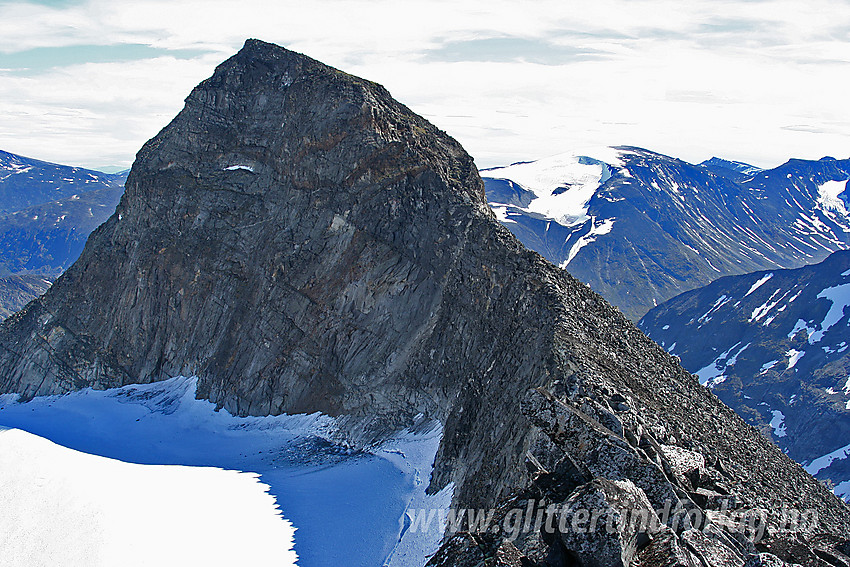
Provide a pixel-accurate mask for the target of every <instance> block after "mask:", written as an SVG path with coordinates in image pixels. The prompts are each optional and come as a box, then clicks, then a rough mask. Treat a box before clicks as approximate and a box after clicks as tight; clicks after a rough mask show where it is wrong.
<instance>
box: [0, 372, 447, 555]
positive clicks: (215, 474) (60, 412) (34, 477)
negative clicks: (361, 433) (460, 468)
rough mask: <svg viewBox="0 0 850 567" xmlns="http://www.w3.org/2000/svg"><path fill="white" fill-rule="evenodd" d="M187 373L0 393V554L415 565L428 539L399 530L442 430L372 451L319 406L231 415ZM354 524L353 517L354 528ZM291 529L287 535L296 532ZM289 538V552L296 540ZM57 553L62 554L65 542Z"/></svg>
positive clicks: (419, 500) (422, 501) (422, 502)
mask: <svg viewBox="0 0 850 567" xmlns="http://www.w3.org/2000/svg"><path fill="white" fill-rule="evenodd" d="M195 388H196V380H194V379H189V378H174V379H171V380H168V381H166V382H160V383H156V384H151V385H140V386H127V387H125V388H120V389H115V390H107V391H92V390H83V391H81V392H77V393H73V394H69V395H66V396H61V397H57V396H52V397H44V398H36V399H34V400H33V401H31V402H29V403H25V404H22V403H17V402H16V401H14V396H10V395H7V396H1V397H0V426H3V427H4V428H6V429H5V430H2V431H0V501H2V502H4V505H5V506H7V507H6V508H4V512H3V514H2V515H0V534H4V535H6V536H9V537H0V557H3V558H4V561H5V560H7V559H8V558H14V561H12V563H10V564H14V565H20V566H25V565H46V564H49V565H69V566H71V565H86V566H95V565H110V566H111V565H154V564H155V565H234V564H242V565H291V564H294V561H295V554H296V553H297V556H298V560H297V564H298V565H300V566H301V567H310V566H325V565H364V566H370V565H374V566H376V567H377V566H382V565H385V564H388V565H421V564H423V563H424V562H425V557H426V555H427V554H429V553H432V552H433V551H434V550H435V549H436V547H437V545H438V543H439V539H440V537H441V534H440V533H438V531H437V530H434V531H433V533H407V532H406V531H405V527H406V520H405V517H406V515H407V513H408V512H407V510H408V508H411V509H420V508H429V507H447V506H448V502H449V501H450V499H451V490H450V489H449V490H446V491H444V492H443V493H441V494H438V495H436V496H427V495H425V487H426V486H427V484H428V479H429V476H430V472H431V470H430V469H431V464H432V462H433V459H434V455H435V453H436V450H437V446H438V444H439V440H440V435H441V430H440V428H439V427H435V426H433V425H428V424H421V427H420V428H419V429H418V430H417V432H416V433H411V432H401V433H399V435H397V436H395V437H394V438H392V439H389V440H387V441H385V442H384V443H383V444H382V445H380V446H378V447H375V448H374V449H373V450H371V451H368V452H365V451H356V450H353V449H351V448H349V447H346V446H345V445H343V444H339V443H335V442H333V441H332V439H334V438H335V421H334V420H333V419H331V418H329V417H326V416H322V415H319V414H314V415H309V416H305V415H301V416H278V417H263V418H237V417H233V416H231V415H229V414H227V413H226V412H225V411H223V410H222V411H218V412H216V411H215V409H214V406H213V405H212V404H210V403H209V402H206V401H200V400H196V399H195V397H194V394H195ZM352 526H357V529H356V530H353V529H352ZM293 530H294V535H293ZM293 538H294V547H293ZM63 550H65V551H63Z"/></svg>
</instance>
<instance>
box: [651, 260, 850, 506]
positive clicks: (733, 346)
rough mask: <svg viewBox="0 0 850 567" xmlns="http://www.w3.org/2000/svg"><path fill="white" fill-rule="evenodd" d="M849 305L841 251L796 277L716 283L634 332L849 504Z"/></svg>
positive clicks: (772, 275) (779, 274) (789, 273)
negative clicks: (649, 339)
mask: <svg viewBox="0 0 850 567" xmlns="http://www.w3.org/2000/svg"><path fill="white" fill-rule="evenodd" d="M848 303H850V252H847V251H840V252H835V253H834V254H832V255H831V256H829V258H827V259H826V260H824V261H823V262H821V263H819V264H815V265H812V266H806V267H803V268H798V269H795V270H775V271H769V272H756V273H753V274H748V275H744V276H734V277H728V278H721V279H719V280H717V281H716V282H713V283H712V284H710V285H708V286H706V287H704V288H700V289H698V290H694V291H691V292H688V293H685V294H682V295H681V296H678V297H675V298H673V299H671V300H670V301H668V302H666V303H663V304H661V305H660V306H658V307H657V308H656V309H653V310H652V311H650V312H649V313H648V314H647V315H646V317H644V318H643V319H642V320H641V322H640V328H641V329H643V330H644V331H646V333H647V334H649V336H650V337H652V338H654V339H655V340H656V341H658V342H659V344H661V345H662V346H663V347H666V348H667V349H668V350H669V351H670V352H671V353H673V354H675V355H678V356H680V357H681V360H682V364H683V365H684V366H685V367H686V368H688V369H689V370H691V371H693V372H696V373H698V374H699V376H700V379H701V381H702V382H704V383H705V385H706V386H707V387H709V388H711V389H712V390H713V391H714V393H715V394H717V395H718V396H719V397H720V399H721V400H723V401H724V402H725V403H727V404H728V405H729V406H730V407H732V408H733V409H735V410H736V411H737V412H738V413H739V414H740V415H741V416H743V417H744V419H745V420H746V421H747V422H749V423H751V424H752V425H754V426H755V427H758V428H759V429H760V430H761V431H763V432H764V434H765V435H766V436H768V437H769V438H771V439H773V441H774V442H775V443H776V444H777V445H779V447H780V448H781V449H782V450H783V451H784V452H785V453H787V454H788V456H790V457H791V458H793V459H795V460H796V461H798V462H799V463H802V464H804V465H809V466H808V467H807V469H808V470H810V472H812V473H813V474H815V475H816V476H817V477H818V478H820V479H822V480H826V481H830V482H832V483H833V484H834V485H835V486H836V487H837V492H838V493H839V494H841V495H842V496H844V497H845V498H850V462H848V460H847V451H843V450H842V449H843V448H844V447H846V446H847V445H848V443H850V403H848V402H850V383H848V376H850V353H848V348H849V347H848V344H850V318H848V317H850V313H845V308H846V306H847V304H848ZM832 453H834V455H833V457H832V458H825V459H821V457H824V456H826V455H830V454H832ZM818 459H820V460H818ZM812 465H814V466H812ZM842 483H843V484H842Z"/></svg>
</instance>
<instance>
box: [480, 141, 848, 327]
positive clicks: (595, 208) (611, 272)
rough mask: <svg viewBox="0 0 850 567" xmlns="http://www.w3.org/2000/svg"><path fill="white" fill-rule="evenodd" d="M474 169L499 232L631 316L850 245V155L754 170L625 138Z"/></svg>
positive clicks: (801, 263)
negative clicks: (696, 161) (715, 284)
mask: <svg viewBox="0 0 850 567" xmlns="http://www.w3.org/2000/svg"><path fill="white" fill-rule="evenodd" d="M481 173H482V176H484V181H485V186H486V190H487V199H488V201H489V202H490V204H491V207H492V208H493V210H494V212H495V213H496V216H497V218H498V219H499V220H500V221H501V222H502V223H503V224H504V225H505V226H506V227H507V228H509V229H510V230H511V231H512V232H513V233H514V234H516V235H517V237H518V238H519V239H520V240H521V241H522V242H523V243H524V244H525V245H526V246H528V247H529V248H531V249H533V250H536V251H537V252H539V253H541V254H542V255H543V256H545V257H546V258H548V259H549V260H550V261H552V262H554V263H556V264H558V265H560V266H562V267H564V268H566V269H568V270H569V271H570V272H571V273H573V275H575V276H577V277H578V278H579V279H581V280H583V281H584V282H586V283H588V284H589V285H590V286H591V287H592V288H593V289H595V290H596V291H598V292H599V293H601V294H602V295H603V296H604V297H605V298H606V299H608V300H609V301H610V302H612V303H614V304H615V305H617V306H618V307H620V309H622V310H623V311H624V313H626V315H628V316H629V317H632V318H634V319H638V318H639V317H640V316H641V315H643V314H644V313H645V312H646V311H647V310H648V309H650V308H652V307H653V306H655V305H657V304H658V303H660V302H662V301H664V300H666V299H669V298H671V297H673V296H675V295H677V294H679V293H681V292H683V291H686V290H689V289H694V288H697V287H700V286H702V285H705V284H707V283H709V282H711V281H713V280H714V279H716V278H718V277H720V276H723V275H732V274H743V273H748V272H752V271H755V270H759V269H766V268H782V267H786V268H789V267H798V266H801V265H804V264H809V263H813V262H817V261H819V260H822V259H823V258H825V257H826V256H827V255H828V254H829V253H831V252H833V251H835V250H840V249H844V248H847V247H848V245H850V218H848V214H847V210H846V207H845V206H844V203H845V201H846V199H847V197H846V196H845V194H844V188H845V187H846V181H847V179H848V178H850V160H834V159H831V158H824V159H823V160H820V161H804V160H791V161H789V162H788V163H786V164H784V165H782V166H780V167H778V168H776V169H772V170H765V171H762V170H759V169H758V168H755V167H753V166H749V165H747V164H742V163H740V162H730V161H726V160H721V159H719V158H713V159H712V160H708V161H706V162H704V163H702V164H700V165H692V164H689V163H686V162H684V161H681V160H678V159H675V158H671V157H668V156H664V155H661V154H657V153H654V152H650V151H647V150H643V149H640V148H634V147H625V146H623V147H617V148H604V149H601V150H582V151H579V152H574V153H569V154H561V155H557V156H553V157H550V158H545V159H541V160H539V161H536V162H527V163H518V164H514V165H511V166H508V167H504V168H493V169H487V170H484V171H482V172H481Z"/></svg>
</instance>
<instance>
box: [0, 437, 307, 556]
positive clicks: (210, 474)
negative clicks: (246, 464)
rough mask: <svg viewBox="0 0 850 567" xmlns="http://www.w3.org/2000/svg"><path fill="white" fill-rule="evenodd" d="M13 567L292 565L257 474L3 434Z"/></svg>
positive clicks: (1, 465) (0, 547)
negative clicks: (137, 460) (122, 456)
mask: <svg viewBox="0 0 850 567" xmlns="http://www.w3.org/2000/svg"><path fill="white" fill-rule="evenodd" d="M0 471H2V473H0V499H2V501H3V513H2V514H0V557H2V558H3V563H4V564H6V565H19V566H26V565H69V566H70V565H86V566H98V565H104V566H107V565H139V566H141V565H234V564H252V565H260V564H275V565H281V566H286V565H294V564H295V552H294V551H293V550H292V538H293V534H294V530H293V528H292V524H291V523H290V522H288V521H286V520H283V519H282V518H281V517H280V515H279V511H278V510H277V506H276V505H275V501H274V498H273V497H271V496H270V495H269V494H268V492H267V491H268V487H267V486H265V485H264V484H262V483H260V482H258V481H257V476H258V475H256V474H247V473H241V472H238V471H227V470H222V469H219V468H212V467H185V466H173V465H138V464H131V463H125V462H122V461H119V460H115V459H108V458H104V457H97V456H93V455H90V454H87V453H82V452H80V451H74V450H73V449H68V448H66V447H62V446H61V445H57V444H55V443H52V442H51V441H48V440H47V439H45V438H43V437H38V436H36V435H33V434H32V433H27V432H25V431H22V430H20V429H0Z"/></svg>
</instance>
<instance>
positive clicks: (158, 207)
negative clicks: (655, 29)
mask: <svg viewBox="0 0 850 567" xmlns="http://www.w3.org/2000/svg"><path fill="white" fill-rule="evenodd" d="M177 374H184V375H188V374H193V375H196V376H198V377H199V395H201V396H204V397H207V398H209V399H210V400H212V401H213V402H215V403H216V404H217V405H218V406H219V407H223V408H226V409H227V410H229V411H231V412H233V413H236V414H240V415H248V414H267V413H272V414H274V413H280V412H306V411H310V412H312V411H323V412H326V413H328V414H332V415H338V416H341V417H342V418H343V419H342V421H343V423H344V424H345V425H347V427H348V430H349V432H350V435H351V437H352V439H353V440H356V441H358V442H361V443H364V442H368V441H369V440H374V439H379V438H380V437H381V435H382V434H383V433H384V432H386V431H388V430H394V429H397V428H400V427H403V426H406V425H409V424H410V423H411V421H412V420H413V418H414V417H415V416H417V415H419V414H424V415H426V416H428V417H431V418H435V419H438V420H440V421H441V422H442V424H443V431H444V436H443V440H442V443H441V446H440V449H439V451H438V454H437V457H436V461H435V466H434V473H433V475H432V478H431V490H438V489H440V488H442V487H444V486H446V485H447V484H448V483H450V482H453V483H454V485H455V492H454V503H455V505H457V506H459V507H483V508H489V507H496V508H498V509H499V510H500V511H501V512H500V513H503V514H506V513H507V511H509V510H510V509H511V506H513V505H514V504H515V503H516V502H518V501H519V500H518V499H521V498H525V501H527V500H529V499H530V498H529V495H532V494H533V495H534V497H535V498H536V499H537V500H547V499H548V500H547V501H552V502H558V503H562V502H564V501H566V500H568V499H569V498H570V497H571V494H573V492H574V491H575V490H576V489H577V488H579V487H580V486H587V484H588V483H594V482H595V483H596V484H591V485H590V486H591V487H593V486H596V487H600V486H605V487H608V488H609V489H610V490H608V491H607V492H606V491H605V490H603V492H604V493H605V494H606V495H608V496H607V497H606V498H607V500H606V501H607V502H608V503H609V508H610V509H611V510H616V509H618V508H617V506H618V505H616V504H615V502H623V501H624V500H622V499H617V498H616V497H615V496H616V494H615V492H616V491H615V489H614V488H611V487H618V488H617V490H619V489H623V490H625V487H628V490H629V491H630V493H631V494H632V496H633V498H632V500H631V501H633V502H638V501H639V502H640V503H641V504H643V502H644V498H645V499H647V501H649V502H651V503H652V504H653V505H655V504H657V503H661V502H662V501H664V500H668V501H669V500H672V502H670V504H671V505H672V507H673V509H674V510H676V511H677V512H679V511H690V510H693V509H695V507H696V504H694V503H693V501H692V500H691V499H690V497H689V496H688V490H691V491H694V492H696V491H697V490H698V489H705V490H711V491H713V492H715V493H717V494H721V495H729V496H734V497H735V499H736V501H737V502H740V503H741V504H740V505H741V506H745V507H747V508H749V509H764V510H766V516H767V520H766V521H767V522H768V523H771V522H772V523H773V524H776V523H777V522H779V518H778V512H777V510H779V508H777V507H776V506H777V505H778V504H785V505H787V506H789V507H794V508H799V509H814V510H817V512H818V514H819V519H820V522H819V524H818V526H817V531H818V533H824V534H831V535H832V536H835V537H839V536H841V535H843V534H846V533H848V531H850V513H848V510H847V509H846V508H845V507H844V505H843V504H842V503H841V502H840V501H839V500H837V499H836V498H835V497H834V496H833V495H832V494H830V493H829V491H828V490H826V489H825V488H824V487H822V486H821V485H820V484H818V483H817V482H816V481H814V480H813V479H812V478H811V477H810V476H808V475H807V474H806V473H805V472H803V471H802V470H801V469H800V468H799V467H798V466H797V465H795V464H794V463H793V462H791V461H790V460H789V459H788V458H787V457H785V456H784V455H783V454H782V453H781V452H779V451H778V450H777V449H776V447H774V446H773V445H771V444H770V443H769V442H768V441H767V440H766V439H764V438H763V437H762V436H760V435H759V433H758V432H757V431H756V430H754V429H752V428H750V427H748V426H746V425H745V424H744V423H743V421H741V420H740V418H738V417H737V416H736V415H735V414H734V413H733V412H732V411H730V410H729V409H728V408H726V407H725V406H723V405H722V404H721V403H720V402H719V401H718V400H717V399H716V398H715V397H714V396H713V395H712V394H711V393H710V392H709V391H707V390H706V389H704V388H702V387H701V386H699V384H698V383H697V382H696V381H695V380H694V379H693V377H692V376H691V375H689V374H688V373H686V372H685V371H684V370H683V369H682V368H681V367H680V366H679V365H678V364H677V363H676V361H675V360H674V359H673V358H672V357H670V356H669V355H668V354H666V353H665V352H664V351H663V350H661V349H660V348H659V347H658V346H656V345H655V344H654V343H653V342H652V341H650V340H649V339H647V338H646V337H645V336H644V335H643V334H642V333H641V332H640V331H638V330H637V329H636V328H635V327H634V326H633V325H632V324H631V323H630V322H629V321H627V320H626V319H625V318H624V317H623V315H622V314H621V313H620V312H619V311H617V310H616V309H614V308H612V307H611V306H610V305H608V304H607V303H606V302H605V301H604V300H602V299H601V298H600V297H599V296H598V295H596V294H595V293H593V292H592V291H591V290H590V289H589V288H588V287H587V286H585V285H584V284H582V283H580V282H578V281H577V280H575V279H574V278H572V277H571V276H569V275H568V274H566V273H565V272H564V271H563V270H560V269H559V268H557V267H555V266H553V265H552V264H550V263H548V262H546V261H545V260H543V259H542V258H541V257H540V256H539V255H537V254H536V253H533V252H530V251H528V250H526V249H524V248H523V247H522V246H521V245H520V244H519V243H518V242H517V241H516V239H515V238H514V237H513V236H512V235H511V234H510V233H509V232H508V231H507V230H506V229H504V228H503V227H501V226H500V225H499V224H498V222H497V221H496V219H495V218H494V216H493V214H492V213H491V211H490V209H489V208H488V206H487V203H486V201H485V198H484V187H483V183H482V181H481V179H480V177H479V176H478V172H477V170H476V168H475V165H474V163H473V161H472V159H471V158H470V157H469V156H468V155H467V154H466V152H465V151H464V150H463V149H462V148H461V147H460V145H459V144H458V143H457V142H456V141H454V140H453V139H451V138H450V137H448V136H447V135H446V134H445V133H443V132H441V131H440V130H438V129H437V128H435V127H434V126H432V125H431V124H429V123H428V122H426V121H425V120H424V119H422V118H421V117H419V116H417V115H415V114H414V113H412V112H411V111H410V110H409V109H407V108H406V107H404V106H403V105H401V104H400V103H398V102H396V101H395V100H393V99H392V98H391V97H390V95H389V94H388V93H387V92H386V90H384V89H383V88H382V87H380V86H379V85H376V84H374V83H370V82H368V81H365V80H362V79H359V78H356V77H352V76H350V75H347V74H345V73H342V72H340V71H337V70H335V69H332V68H329V67H326V66H324V65H322V64H320V63H318V62H316V61H314V60H312V59H309V58H307V57H304V56H302V55H298V54H295V53H292V52H290V51H287V50H285V49H282V48H279V47H277V46H273V45H269V44H265V43H262V42H259V41H254V40H251V41H248V42H247V43H246V45H245V47H244V48H243V49H242V50H241V51H240V52H239V53H238V54H237V55H236V56H234V57H233V58H231V59H230V60H228V61H226V62H225V63H223V64H222V65H221V66H219V67H218V69H216V72H215V74H214V75H213V76H212V77H211V78H210V79H208V80H207V81H204V82H203V83H201V84H200V85H199V86H198V87H197V88H196V89H195V90H194V91H193V92H192V94H191V95H190V96H189V97H188V98H187V100H186V106H185V108H184V109H183V111H182V112H181V113H180V114H179V115H178V116H177V117H176V118H175V119H174V120H173V121H172V122H171V123H170V124H169V125H168V126H167V127H166V128H165V129H163V131H162V132H160V133H159V134H158V135H157V136H156V137H155V138H153V139H152V140H151V141H150V142H148V143H147V144H146V145H145V146H144V147H143V148H142V150H141V151H140V152H139V154H138V156H137V159H136V162H135V164H134V166H133V169H132V171H131V173H130V175H129V177H128V180H127V185H126V192H125V194H124V196H123V198H122V200H121V203H120V204H119V205H118V208H117V210H116V213H115V214H114V215H113V216H112V217H111V218H110V219H109V220H108V221H107V222H106V223H105V224H104V225H102V226H101V227H100V228H98V229H97V230H96V231H95V232H94V233H93V234H92V236H91V237H90V239H89V241H88V243H87V245H86V248H85V250H84V252H83V254H82V256H81V257H80V259H79V260H78V261H77V262H76V263H75V264H74V266H72V267H71V268H70V269H69V270H68V271H67V272H66V273H65V274H63V275H62V277H60V278H59V280H58V281H57V282H56V283H55V284H54V286H53V287H52V288H51V289H50V290H49V291H48V293H47V294H46V295H45V296H44V297H42V298H41V299H39V300H37V301H35V302H33V303H31V304H30V305H29V306H27V307H26V308H25V309H24V311H23V312H21V313H19V314H17V315H15V316H13V317H11V318H10V319H8V320H7V321H6V322H5V323H4V324H3V326H2V328H0V376H2V378H0V387H1V388H2V391H4V392H18V393H21V394H23V395H24V397H32V396H36V395H41V394H55V393H62V392H66V391H70V390H73V389H76V388H83V387H87V386H92V387H96V388H105V387H112V386H119V385H123V384H126V383H130V382H148V381H153V380H160V379H164V378H168V377H169V376H173V375H177ZM521 400H526V402H525V403H524V404H523V403H521ZM522 408H525V413H524V412H523V409H522ZM533 424H534V425H533ZM577 439H578V440H579V441H578V442H577ZM665 447H666V449H665ZM670 447H679V448H683V449H686V450H688V451H693V452H694V453H699V454H700V455H701V456H702V458H703V459H704V461H705V463H706V465H705V467H699V466H698V467H696V469H694V468H690V469H687V468H684V469H683V468H681V467H680V468H678V469H677V468H676V466H675V465H673V464H670V463H669V460H670V459H669V458H667V457H665V455H667V454H668V453H669V454H672V451H673V450H672V449H670ZM526 461H528V463H530V465H529V466H526ZM534 463H536V464H537V465H539V466H537V465H534ZM532 465H534V466H532ZM677 470H678V471H680V473H681V475H682V478H686V479H687V482H688V483H690V484H687V483H686V482H685V481H684V480H682V479H680V478H678V477H676V475H675V474H673V472H669V471H677ZM789 486H793V487H794V490H793V491H789V490H787V489H788V487H789ZM632 487H634V488H632ZM584 490H585V491H589V490H590V488H586V489H584ZM638 490H640V491H641V492H642V493H643V496H640V493H639V492H637V491H638ZM597 492H598V490H597ZM583 493H584V492H576V494H583ZM576 498H577V496H576ZM706 498H707V497H706ZM620 508H622V506H620ZM612 513H613V512H612ZM681 516H682V514H679V515H678V516H676V517H681ZM664 525H665V526H667V524H664ZM677 525H678V526H679V527H678V529H679V531H678V532H676V531H675V530H674V528H673V527H672V526H667V528H669V529H670V530H674V534H675V535H676V538H678V539H677V540H675V542H676V545H682V543H681V542H684V541H686V540H684V539H683V536H682V535H681V533H680V532H681V530H682V528H681V526H683V525H684V526H685V527H686V528H687V529H698V527H697V526H694V525H691V524H686V523H685V522H683V521H680V522H678V523H677ZM659 529H661V528H659ZM659 533H666V532H665V531H664V530H662V531H661V532H659ZM550 535H552V534H549V533H546V532H545V530H544V531H543V532H541V531H540V530H536V531H535V530H532V531H528V532H525V531H524V532H523V535H522V537H521V538H519V539H517V540H516V543H511V542H509V541H508V540H507V538H505V537H499V536H497V535H495V534H492V533H488V534H475V533H472V532H469V533H467V534H465V535H464V534H456V535H455V536H454V537H450V538H448V539H447V540H446V547H444V548H443V550H442V551H441V552H440V553H439V554H438V555H437V556H435V558H434V561H443V563H442V564H445V565H460V564H469V565H473V564H476V563H475V561H478V559H476V558H479V555H475V554H480V557H484V560H485V561H489V563H487V564H493V561H491V559H492V558H494V557H495V558H496V559H497V560H498V561H500V562H501V563H499V564H504V565H517V564H518V562H519V564H524V565H525V564H528V562H529V561H540V562H542V561H550V564H567V563H566V562H568V561H572V560H574V559H575V556H576V555H575V554H576V553H578V552H579V550H577V549H571V548H570V546H574V543H571V542H572V541H573V540H569V539H567V538H560V537H554V536H553V537H550ZM645 535H647V537H649V536H650V535H651V534H645ZM803 535H805V536H806V537H808V536H809V533H808V532H805V533H804V534H803ZM617 537H618V538H619V539H618V541H619V542H620V543H619V544H618V545H619V546H620V548H621V549H623V550H625V551H627V552H628V553H626V555H623V556H622V557H625V558H626V561H628V562H630V563H635V562H637V561H639V560H640V557H641V553H642V551H641V550H642V549H646V548H647V547H646V546H648V545H654V544H655V543H654V542H655V541H659V544H658V545H661V543H660V540H659V539H658V538H656V539H655V540H653V539H651V538H650V541H649V542H647V541H646V539H647V538H646V537H643V536H641V535H640V534H638V533H637V532H635V533H634V534H632V535H631V536H629V535H628V534H626V535H625V536H623V534H620V536H617ZM742 537H746V534H745V535H744V536H742ZM600 541H602V540H600ZM771 541H772V540H771ZM777 541H780V540H777ZM671 545H672V544H671ZM641 546H643V547H641ZM612 549H613V548H612ZM467 552H469V553H472V554H473V556H467V555H465V554H466V553H467ZM629 558H632V559H629ZM552 561H560V563H552ZM437 564H440V563H437ZM624 564H625V562H624Z"/></svg>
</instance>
